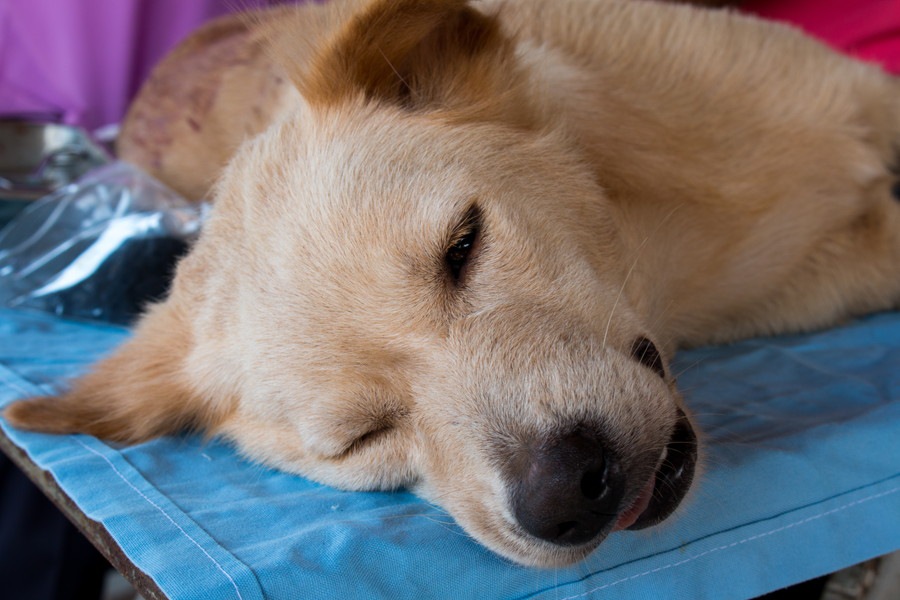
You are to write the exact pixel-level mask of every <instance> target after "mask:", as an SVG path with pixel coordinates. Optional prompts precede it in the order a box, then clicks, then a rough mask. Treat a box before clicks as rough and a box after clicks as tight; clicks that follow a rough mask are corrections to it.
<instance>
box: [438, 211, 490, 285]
mask: <svg viewBox="0 0 900 600" xmlns="http://www.w3.org/2000/svg"><path fill="white" fill-rule="evenodd" d="M480 234H481V211H480V210H479V209H478V207H476V206H473V207H471V208H470V209H469V210H468V211H467V212H466V215H465V217H463V219H462V221H461V222H460V224H459V225H458V226H457V228H456V231H455V232H454V233H453V236H452V237H451V242H450V245H449V247H448V248H447V251H446V252H445V253H444V266H445V267H446V269H447V273H448V274H449V275H450V278H451V279H452V280H453V283H454V284H455V285H460V284H461V283H463V281H465V277H466V271H467V270H468V266H469V263H470V262H471V259H472V254H473V251H474V249H475V247H476V246H477V244H478V237H479V235H480Z"/></svg>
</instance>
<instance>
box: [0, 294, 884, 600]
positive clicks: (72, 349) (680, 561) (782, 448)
mask: <svg viewBox="0 0 900 600" xmlns="http://www.w3.org/2000/svg"><path fill="white" fill-rule="evenodd" d="M126 336H127V332H126V331H124V330H121V329H114V328H102V327H97V326H91V325H84V324H74V323H70V322H64V321H60V320H54V319H53V318H51V317H46V316H40V315H31V314H25V313H17V312H13V311H8V310H6V311H3V310H0V405H2V404H5V403H8V402H10V401H12V400H14V399H16V398H21V397H23V396H29V395H33V394H36V393H41V392H44V393H45V392H46V391H48V390H49V389H51V388H52V387H53V386H54V385H56V384H58V383H59V382H60V381H61V380H62V379H63V378H65V377H69V376H72V375H75V374H77V373H78V372H80V371H82V370H83V369H84V368H85V366H86V365H88V364H89V363H90V362H92V361H93V360H94V359H95V358H96V357H97V356H99V355H101V354H103V353H105V352H107V351H109V350H110V349H111V348H112V347H114V346H115V345H116V344H117V343H119V342H121V341H122V340H123V339H124V338H125V337H126ZM674 368H675V370H676V372H678V371H683V373H682V374H681V376H680V378H679V381H680V384H681V386H682V388H683V389H684V390H685V393H686V395H687V398H688V403H689V405H690V406H691V408H692V409H693V411H694V413H695V415H696V416H697V417H698V419H699V421H700V423H701V426H702V427H703V429H704V431H705V432H706V441H707V444H708V447H707V454H706V464H705V469H704V474H703V475H702V477H701V481H700V485H699V486H698V487H697V488H696V491H695V492H694V493H693V494H692V495H691V496H690V497H689V501H688V502H687V505H686V507H685V508H684V509H683V510H681V511H680V512H679V514H678V515H677V517H678V518H674V519H671V520H670V521H668V522H666V523H665V524H663V525H662V526H659V527H656V528H651V529H649V530H646V531H643V532H622V533H617V534H614V535H613V536H611V538H610V539H609V540H607V542H605V543H604V544H603V545H602V546H601V547H600V549H599V550H598V551H597V552H595V553H594V554H593V555H592V556H591V557H589V559H588V560H586V561H585V562H582V563H580V564H577V565H574V566H572V567H569V568H563V569H543V570H541V569H531V568H525V567H520V566H517V565H514V564H510V563H509V562H508V561H505V560H503V559H501V558H498V557H497V556H495V555H493V554H491V553H490V552H489V551H487V550H485V549H484V548H482V547H480V546H479V545H478V544H477V543H475V542H474V541H472V540H471V539H470V538H469V537H468V536H467V535H466V534H465V533H464V532H463V531H462V530H461V529H460V528H459V526H457V525H456V524H455V523H454V522H453V520H452V519H451V518H450V517H449V516H448V515H447V514H446V513H445V512H444V511H442V510H441V509H440V508H438V507H435V506H432V505H429V504H427V503H425V502H422V501H421V500H419V499H417V498H416V497H414V496H413V495H411V494H408V493H403V492H397V493H348V492H341V491H337V490H334V489H331V488H328V487H325V486H322V485H319V484H316V483H313V482H310V481H306V480H304V479H302V478H299V477H295V476H290V475H286V474H283V473H279V472H276V471H272V470H270V469H267V468H265V467H262V466H260V465H257V464H252V463H250V462H248V461H246V460H243V459H241V458H239V457H238V456H237V455H236V454H235V452H234V450H233V449H232V448H231V447H230V446H228V445H227V444H224V443H220V442H204V441H203V440H202V439H200V438H199V437H179V438H166V439H162V440H157V441H154V442H150V443H146V444H141V445H139V446H134V447H124V448H123V447H118V446H113V445H110V444H106V443H103V442H101V441H98V440H96V439H94V438H92V437H88V436H65V437H57V436H49V435H41V434H30V433H23V432H19V431H15V430H12V429H11V428H9V427H8V426H7V425H6V423H0V426H2V427H3V428H4V430H5V432H6V433H7V434H8V435H9V437H10V438H11V439H12V440H13V441H14V442H15V443H16V444H18V445H20V446H21V447H22V448H24V449H25V451H26V452H27V453H28V454H29V456H31V458H32V459H33V460H34V461H35V462H36V463H37V464H38V465H40V466H41V467H42V468H44V469H46V470H47V471H49V472H50V473H52V474H53V476H54V477H55V478H56V480H57V481H58V482H59V485H60V486H61V487H62V488H63V489H64V490H65V491H66V493H68V495H69V496H70V497H71V498H72V499H73V500H74V501H75V502H76V503H77V504H78V506H79V507H80V508H81V509H82V510H83V511H84V512H85V513H86V514H87V515H88V516H89V517H90V518H92V519H95V520H97V521H99V522H101V523H102V524H103V525H104V526H105V527H106V528H107V529H108V530H109V532H110V534H111V535H112V536H113V538H115V539H116V540H117V541H118V543H119V544H120V545H121V547H122V549H123V550H124V552H125V553H126V554H127V555H128V556H129V557H130V559H131V560H132V561H133V562H134V563H135V564H136V565H137V566H138V567H139V568H140V569H142V570H143V571H144V572H146V573H147V574H148V575H149V576H150V577H152V578H153V579H154V580H155V581H156V582H157V583H158V585H159V587H160V588H161V589H162V590H163V591H164V592H165V593H166V594H168V595H169V596H170V597H171V598H184V599H195V598H196V599H201V598H203V599H207V598H208V599H211V600H212V599H214V600H222V599H227V598H243V599H247V600H249V599H257V598H269V599H280V598H284V599H294V598H373V597H388V598H422V597H434V596H446V597H453V598H494V597H497V598H540V599H547V600H549V599H556V600H573V599H575V598H591V597H603V598H608V597H625V598H653V599H658V598H684V599H690V600H698V599H703V598H710V599H716V600H721V599H727V598H746V597H751V596H754V595H757V594H761V593H764V592H766V591H769V590H772V589H775V588H778V587H782V586H784V585H787V584H789V583H793V582H797V581H801V580H804V579H808V578H811V577H813V576H817V575H820V574H824V573H826V572H829V571H833V570H836V569H839V568H841V567H844V566H847V565H850V564H852V563H855V562H859V561H862V560H864V559H867V558H870V557H872V556H875V555H878V554H884V553H887V552H890V551H892V550H896V549H897V548H900V314H896V313H894V314H882V315H877V316H874V317H869V318H867V319H863V320H861V321H858V322H854V323H852V324H849V325H847V326H845V327H842V328H838V329H833V330H830V331H825V332H822V333H817V334H813V335H807V336H791V337H781V338H775V339H757V340H750V341H747V342H743V343H740V344H735V345H732V346H728V347H720V348H708V349H700V350H695V351H691V352H685V353H683V354H681V355H680V356H679V358H678V361H677V364H676V365H675V367H674Z"/></svg>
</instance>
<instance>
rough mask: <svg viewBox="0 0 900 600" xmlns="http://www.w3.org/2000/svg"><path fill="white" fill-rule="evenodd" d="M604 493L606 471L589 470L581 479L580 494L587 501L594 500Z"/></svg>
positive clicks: (601, 469) (600, 469)
mask: <svg viewBox="0 0 900 600" xmlns="http://www.w3.org/2000/svg"><path fill="white" fill-rule="evenodd" d="M605 491H606V469H603V468H602V467H601V468H599V469H591V470H590V471H588V472H586V473H585V474H584V475H583V476H582V478H581V493H582V494H584V497H585V498H587V499H588V500H596V499H598V498H599V497H600V496H602V495H603V492H605Z"/></svg>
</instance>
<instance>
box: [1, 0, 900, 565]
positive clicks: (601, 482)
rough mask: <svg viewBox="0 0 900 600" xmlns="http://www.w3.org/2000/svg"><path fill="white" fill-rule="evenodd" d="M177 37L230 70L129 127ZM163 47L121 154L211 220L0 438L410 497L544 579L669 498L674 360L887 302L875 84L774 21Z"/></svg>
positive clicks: (378, 34) (545, 18)
mask: <svg viewBox="0 0 900 600" xmlns="http://www.w3.org/2000/svg"><path fill="white" fill-rule="evenodd" d="M217 28H218V29H217ZM204 36H206V37H205V38H204ZM197 40H201V41H202V40H207V42H209V43H206V42H204V43H206V45H207V47H211V46H212V45H214V43H218V44H220V45H221V47H222V48H225V47H227V48H230V50H228V51H227V52H225V51H221V50H220V52H219V53H218V56H220V57H221V56H222V55H223V54H228V53H229V52H231V54H228V56H230V57H231V58H229V59H228V60H226V61H224V62H223V61H221V60H220V61H219V62H218V63H216V64H217V65H219V66H221V65H222V64H224V63H229V65H230V66H228V68H225V69H220V68H218V67H217V68H216V69H206V70H204V74H203V76H202V77H197V78H193V79H192V82H191V85H192V86H194V87H192V88H191V89H192V90H193V92H191V93H190V94H188V95H189V96H191V97H192V98H195V99H197V98H199V100H197V102H196V103H195V104H191V103H190V102H180V101H179V100H178V99H179V98H181V97H182V96H177V97H175V99H174V100H173V102H174V104H173V105H172V106H171V107H166V106H163V107H162V109H161V108H160V107H159V106H158V105H157V103H156V102H155V101H153V100H154V99H155V98H160V97H162V96H165V95H166V94H165V93H164V92H165V90H166V89H167V88H166V85H167V83H166V82H167V81H170V77H169V76H167V75H166V73H174V72H176V71H177V70H178V66H179V65H182V66H183V65H185V64H189V65H193V66H190V68H188V69H187V71H188V72H190V69H195V68H196V69H200V70H203V69H202V65H203V64H205V63H203V62H202V60H201V59H199V58H197V56H199V55H198V54H197V53H196V52H195V53H192V52H191V51H190V48H192V46H191V44H192V43H194V44H197V43H199V42H197ZM210 40H211V41H210ZM185 48H187V50H185ZM179 52H180V54H179V53H176V54H175V55H174V58H171V59H170V60H169V61H168V63H167V64H165V65H163V67H162V69H161V70H160V71H159V72H158V73H157V76H156V77H157V79H156V80H155V83H152V84H151V85H150V86H149V87H148V88H147V90H145V92H144V94H143V95H142V97H141V98H139V100H138V102H137V104H136V106H135V108H134V110H133V112H132V115H131V117H130V119H129V123H128V126H127V127H126V139H125V143H124V146H123V153H124V154H125V155H126V156H127V157H130V158H132V159H133V160H136V161H138V162H140V163H141V164H143V165H144V166H145V167H147V168H148V169H150V170H151V171H152V172H154V173H155V174H157V175H159V176H160V177H162V178H163V179H164V180H166V181H168V182H169V183H171V184H173V185H175V186H176V187H178V188H179V189H181V190H182V191H184V192H185V193H188V194H189V195H192V196H200V195H205V194H206V192H207V190H208V188H209V186H210V184H211V182H212V181H214V180H217V181H218V183H217V184H216V186H215V192H214V194H213V196H214V198H215V203H216V208H215V210H214V211H213V216H212V218H211V220H210V222H209V224H208V227H207V229H206V230H205V231H204V234H203V236H202V237H201V239H200V241H199V242H198V243H197V245H196V247H195V249H194V250H193V251H192V252H191V254H190V255H189V256H188V257H187V258H186V259H185V260H184V261H183V262H182V264H181V265H180V266H179V269H178V274H177V277H176V281H175V283H174V287H173V290H172V292H171V295H170V297H169V299H168V300H167V301H166V302H164V303H161V304H159V305H157V306H154V307H152V309H151V310H150V311H149V312H148V314H147V316H146V317H145V318H144V320H143V321H142V323H141V324H140V326H139V327H138V329H137V331H136V333H135V337H134V339H133V340H132V341H131V342H129V343H128V344H126V345H125V346H124V347H123V348H122V349H121V350H120V351H119V352H118V353H117V354H116V355H114V356H113V357H111V358H109V359H108V360H106V361H105V362H103V363H101V364H100V365H99V366H98V367H97V369H96V370H95V371H94V372H93V373H92V374H90V375H88V376H87V377H85V378H84V379H82V380H81V381H79V382H77V383H76V384H75V386H74V389H73V390H72V391H71V392H70V393H69V394H67V395H66V396H63V397H62V398H45V399H40V400H35V401H28V402H22V403H17V404H16V405H14V406H13V407H12V408H11V409H10V410H9V411H8V412H7V416H8V417H9V418H10V419H11V420H12V422H14V423H16V424H19V425H21V426H25V427H30V428H38V429H43V430H49V431H60V432H67V431H87V432H90V433H94V434H96V435H101V436H105V437H110V438H113V439H122V440H127V441H138V440H142V439H146V438H148V437H152V436H156V435H162V434H165V433H167V432H170V431H173V430H177V429H179V428H181V427H185V426H187V427H195V428H200V429H204V430H208V431H211V432H213V433H219V434H222V435H225V436H227V437H229V438H230V439H233V440H234V441H235V442H236V443H237V444H238V445H239V447H240V448H241V449H242V450H243V451H244V452H245V453H246V454H248V455H249V456H251V457H253V458H256V459H259V460H262V461H265V462H267V463H270V464H275V465H277V466H280V467H282V468H285V469H288V470H291V471H296V472H300V473H303V474H305V475H308V476H311V477H314V478H317V479H319V480H321V481H325V482H328V483H332V484H335V485H338V486H342V487H347V488H353V489H364V488H383V487H394V486H399V485H409V486H413V487H415V489H417V490H418V491H419V492H420V493H422V494H423V495H425V496H426V497H429V498H432V499H434V500H435V501H436V502H438V503H440V504H442V505H443V506H445V507H446V508H447V509H448V510H449V511H450V512H451V513H452V514H453V515H454V516H455V517H456V518H457V519H458V520H459V521H460V522H461V524H462V525H463V526H464V527H465V528H466V529H467V530H468V531H470V532H471V533H472V534H473V535H474V536H475V537H476V538H478V539H479V540H480V541H482V542H483V543H485V544H487V545H488V546H489V547H491V548H492V549H494V550H496V551H498V552H500V553H501V554H504V555H506V556H508V557H511V558H513V559H515V560H517V561H521V562H526V563H531V564H556V563H563V562H570V561H573V560H577V559H578V558H580V557H582V556H584V555H585V554H586V553H588V552H590V551H591V550H592V549H593V548H594V547H596V545H597V544H599V542H600V541H601V540H602V539H603V538H604V537H605V536H606V535H607V534H608V533H609V532H610V531H613V530H615V529H621V528H627V527H640V526H646V525H650V524H653V523H655V522H658V521H660V520H662V519H664V518H665V517H666V516H668V514H669V513H671V512H672V510H674V509H675V507H676V506H677V504H678V502H679V501H680V500H681V498H682V497H683V495H684V493H685V492H686V490H687V487H688V485H689V484H690V479H691V475H692V472H693V464H694V460H695V453H694V452H695V450H694V445H695V443H694V438H693V434H692V433H691V428H690V426H689V424H688V421H687V418H686V417H685V415H684V412H683V408H682V407H681V406H680V402H681V401H680V397H679V395H678V392H677V390H676V388H675V382H674V380H673V378H672V377H671V373H669V371H668V369H667V367H666V362H667V359H668V358H669V357H670V356H671V355H672V353H673V352H674V350H675V348H677V347H678V346H682V345H694V344H700V343H709V342H720V341H727V340H732V339H735V338H738V337H743V336H750V335H757V334H769V333H778V332H786V331H802V330H808V329H811V328H815V327H822V326H827V325H829V324H832V323H834V322H836V321H838V320H840V319H842V318H845V317H847V316H848V315H853V314H860V313H863V312H868V311H875V310H883V309H888V308H892V307H896V306H897V305H898V302H900V203H898V202H897V201H896V199H895V198H893V197H892V193H891V190H892V186H894V185H895V182H896V173H892V171H891V169H892V167H894V166H895V165H896V162H897V160H898V157H897V154H896V145H897V144H898V143H900V84H898V83H897V81H895V80H893V79H891V78H890V77H888V76H887V75H885V74H883V73H882V72H880V71H879V70H878V69H876V68H874V67H871V66H866V65H862V64H859V63H856V62H854V61H852V60H850V59H847V58H844V57H841V56H839V55H837V54H835V53H833V52H832V51H830V50H828V49H826V48H824V47H823V46H821V45H820V44H818V43H816V42H813V41H811V40H809V39H807V38H805V37H804V36H802V35H800V34H799V33H797V32H795V31H793V30H790V29H788V28H785V27H781V26H776V25H772V24H768V23H763V22H760V21H757V20H754V19H750V18H746V17H740V16H738V15H735V14H731V13H728V12H723V11H708V10H700V9H695V8H691V7H680V6H670V5H663V4H655V3H651V2H640V1H631V2H626V1H612V0H552V1H551V0H546V1H544V2H541V1H537V0H521V1H518V2H484V3H478V4H475V5H474V7H469V6H468V5H467V4H466V3H464V2H458V1H438V0H422V1H420V2H413V1H404V0H394V1H392V0H381V1H376V2H356V1H353V2H345V3H342V4H340V5H326V6H324V7H322V6H309V7H303V8H296V9H294V8H290V9H284V8H282V9H277V10H276V11H273V12H269V13H263V14H261V15H260V16H258V18H256V19H255V20H254V24H253V25H248V24H247V23H246V22H245V23H243V24H235V23H219V24H217V25H214V26H213V27H211V28H208V29H207V30H205V32H202V33H201V34H200V35H199V36H198V37H196V38H195V39H194V41H193V42H189V43H188V45H187V46H185V47H184V48H183V49H182V50H181V51H179ZM192 57H193V58H192ZM235 57H237V58H235ZM191 61H193V62H191ZM197 65H200V67H198V66H197ZM167 69H168V71H167ZM196 69H195V71H196ZM182 71H184V69H182ZM248 78H249V79H248ZM248 81H249V82H250V84H252V85H250V84H248ZM161 90H162V91H161ZM198 90H199V91H198ZM210 90H215V94H213V93H212V92H210ZM254 92H258V93H254ZM160 110H164V111H169V112H171V113H173V114H175V115H177V116H179V118H177V119H170V120H169V122H166V123H164V124H163V125H159V120H158V119H157V120H154V119H155V116H154V115H158V114H159V111H160ZM179 111H181V112H179ZM244 115H246V118H242V117H244ZM154 123H155V124H156V127H155V128H154V126H153V124H154ZM260 132H261V133H260ZM257 133H260V135H257V136H256V137H255V138H253V139H252V140H249V141H244V140H245V138H249V137H250V136H251V135H255V134H257ZM154 136H155V137H154ZM169 149H170V150H172V153H171V154H164V153H163V150H169ZM232 154H234V157H233V158H232V157H231V155H232ZM226 163H228V166H227V167H224V165H225V164H226ZM223 168H224V173H222V174H221V177H220V174H219V171H220V170H221V169H223Z"/></svg>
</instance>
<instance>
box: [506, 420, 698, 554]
mask: <svg viewBox="0 0 900 600" xmlns="http://www.w3.org/2000/svg"><path fill="white" fill-rule="evenodd" d="M696 463H697V437H696V435H695V434H694V430H693V428H692V427H691V424H690V422H689V421H688V418H687V416H686V415H685V414H684V413H683V412H681V411H680V410H679V413H678V421H677V423H676V425H675V429H674V431H673V433H672V437H671V438H670V440H669V443H668V444H667V445H666V447H665V450H664V452H663V457H662V460H661V461H660V462H659V466H658V468H657V470H656V472H655V474H654V475H653V477H652V478H650V479H649V480H648V481H647V482H646V483H645V484H644V485H642V486H641V489H640V490H639V491H638V492H637V493H632V494H629V496H630V497H627V498H626V497H625V490H626V483H627V475H626V474H625V473H624V472H623V470H622V469H621V468H620V464H619V461H618V460H617V459H616V457H615V455H614V453H613V452H611V451H610V450H609V448H608V445H607V444H606V443H604V441H603V439H602V436H600V435H599V434H597V433H595V432H593V431H592V430H590V429H589V428H576V429H574V430H573V431H571V432H569V433H566V434H563V435H556V436H551V437H549V438H547V439H545V440H542V441H541V442H539V443H537V444H535V445H534V446H533V447H530V448H528V449H526V450H525V451H523V453H522V455H520V457H519V460H516V461H514V466H513V473H512V478H513V480H514V481H515V483H514V485H513V486H512V488H511V498H510V499H511V505H512V511H513V514H514V516H515V518H516V520H517V521H518V523H519V525H520V526H521V527H522V528H523V529H524V530H525V531H526V532H528V533H529V534H531V535H533V536H535V537H537V538H540V539H542V540H545V541H548V542H551V543H553V544H556V545H560V546H576V545H580V544H585V543H587V542H590V541H591V540H593V539H594V538H596V537H597V536H599V535H601V534H603V535H605V534H608V533H609V532H610V531H615V530H619V529H643V528H645V527H649V526H651V525H655V524H657V523H659V522H661V521H663V520H665V519H666V518H667V517H668V516H669V515H671V514H672V512H674V510H675V509H676V508H677V507H678V505H679V503H680V502H681V500H682V499H683V498H684V496H685V494H686V493H687V491H688V489H689V488H690V485H691V481H692V479H693V476H694V469H695V466H696Z"/></svg>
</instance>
